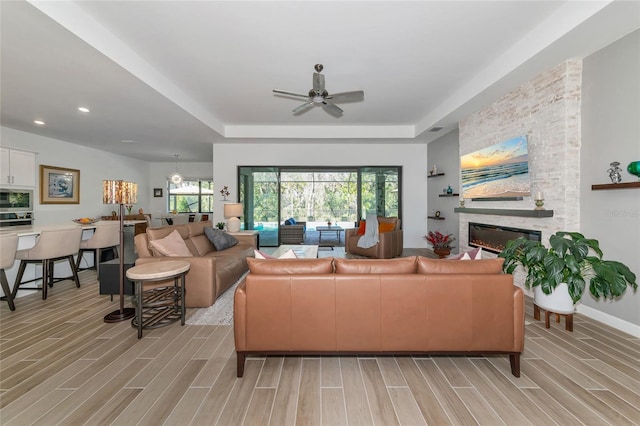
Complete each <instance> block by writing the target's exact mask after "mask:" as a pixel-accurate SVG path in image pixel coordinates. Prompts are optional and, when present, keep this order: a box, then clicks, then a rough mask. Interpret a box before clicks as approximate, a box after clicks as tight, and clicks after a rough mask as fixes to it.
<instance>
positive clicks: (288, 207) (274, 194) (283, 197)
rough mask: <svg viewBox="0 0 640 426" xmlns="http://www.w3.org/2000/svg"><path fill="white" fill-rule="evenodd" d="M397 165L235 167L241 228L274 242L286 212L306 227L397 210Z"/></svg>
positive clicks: (346, 224)
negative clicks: (241, 206)
mask: <svg viewBox="0 0 640 426" xmlns="http://www.w3.org/2000/svg"><path fill="white" fill-rule="evenodd" d="M401 170H402V169H401V168H400V167H313V168H310V167H275V166H274V167H248V166H241V167H239V168H238V176H239V188H240V202H241V203H243V204H244V211H245V216H244V217H243V219H244V224H243V229H254V230H258V231H259V232H260V244H261V245H263V246H277V245H278V241H279V236H278V232H279V224H281V223H283V222H284V221H285V220H287V219H289V218H293V219H294V220H295V221H296V222H299V221H302V222H306V226H307V229H310V230H314V229H315V227H316V226H318V225H326V224H327V222H331V223H333V224H335V225H338V226H341V227H342V228H345V229H346V228H353V227H354V226H356V224H357V222H358V221H359V219H361V218H365V216H366V214H367V213H373V214H377V215H379V216H398V217H399V216H400V214H401V211H400V205H401V203H400V196H399V194H400V176H401Z"/></svg>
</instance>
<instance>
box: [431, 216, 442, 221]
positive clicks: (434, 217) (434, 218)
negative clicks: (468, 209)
mask: <svg viewBox="0 0 640 426" xmlns="http://www.w3.org/2000/svg"><path fill="white" fill-rule="evenodd" d="M427 219H433V220H444V217H440V216H427Z"/></svg>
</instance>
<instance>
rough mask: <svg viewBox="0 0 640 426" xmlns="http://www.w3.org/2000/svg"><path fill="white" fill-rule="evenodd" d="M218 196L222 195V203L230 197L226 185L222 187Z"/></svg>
mask: <svg viewBox="0 0 640 426" xmlns="http://www.w3.org/2000/svg"><path fill="white" fill-rule="evenodd" d="M220 194H222V199H223V201H226V200H227V197H228V196H229V195H231V193H230V192H229V187H228V186H226V185H225V186H223V187H222V189H221V190H220Z"/></svg>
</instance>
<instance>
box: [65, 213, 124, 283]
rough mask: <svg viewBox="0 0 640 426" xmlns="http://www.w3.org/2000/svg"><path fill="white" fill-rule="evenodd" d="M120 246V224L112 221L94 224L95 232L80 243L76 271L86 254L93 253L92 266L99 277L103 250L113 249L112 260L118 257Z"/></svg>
mask: <svg viewBox="0 0 640 426" xmlns="http://www.w3.org/2000/svg"><path fill="white" fill-rule="evenodd" d="M119 245H120V222H119V221H114V220H107V221H100V222H97V223H96V227H95V230H94V231H93V235H92V236H91V238H89V239H87V240H82V241H80V250H79V251H78V259H77V260H76V269H77V270H78V271H80V270H81V269H80V262H81V261H82V256H83V255H84V253H86V252H93V259H94V266H95V268H96V270H97V271H98V277H100V260H101V259H102V251H103V250H104V249H108V248H111V249H113V252H114V255H115V257H114V258H117V257H118V246H119Z"/></svg>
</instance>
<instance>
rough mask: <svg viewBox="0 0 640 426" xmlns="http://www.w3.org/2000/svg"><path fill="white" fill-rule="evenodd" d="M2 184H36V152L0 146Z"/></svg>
mask: <svg viewBox="0 0 640 426" xmlns="http://www.w3.org/2000/svg"><path fill="white" fill-rule="evenodd" d="M0 160H1V161H0V173H1V174H2V180H1V181H0V184H1V185H2V186H22V187H32V188H35V186H36V154H35V152H29V151H21V150H19V149H11V148H0Z"/></svg>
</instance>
